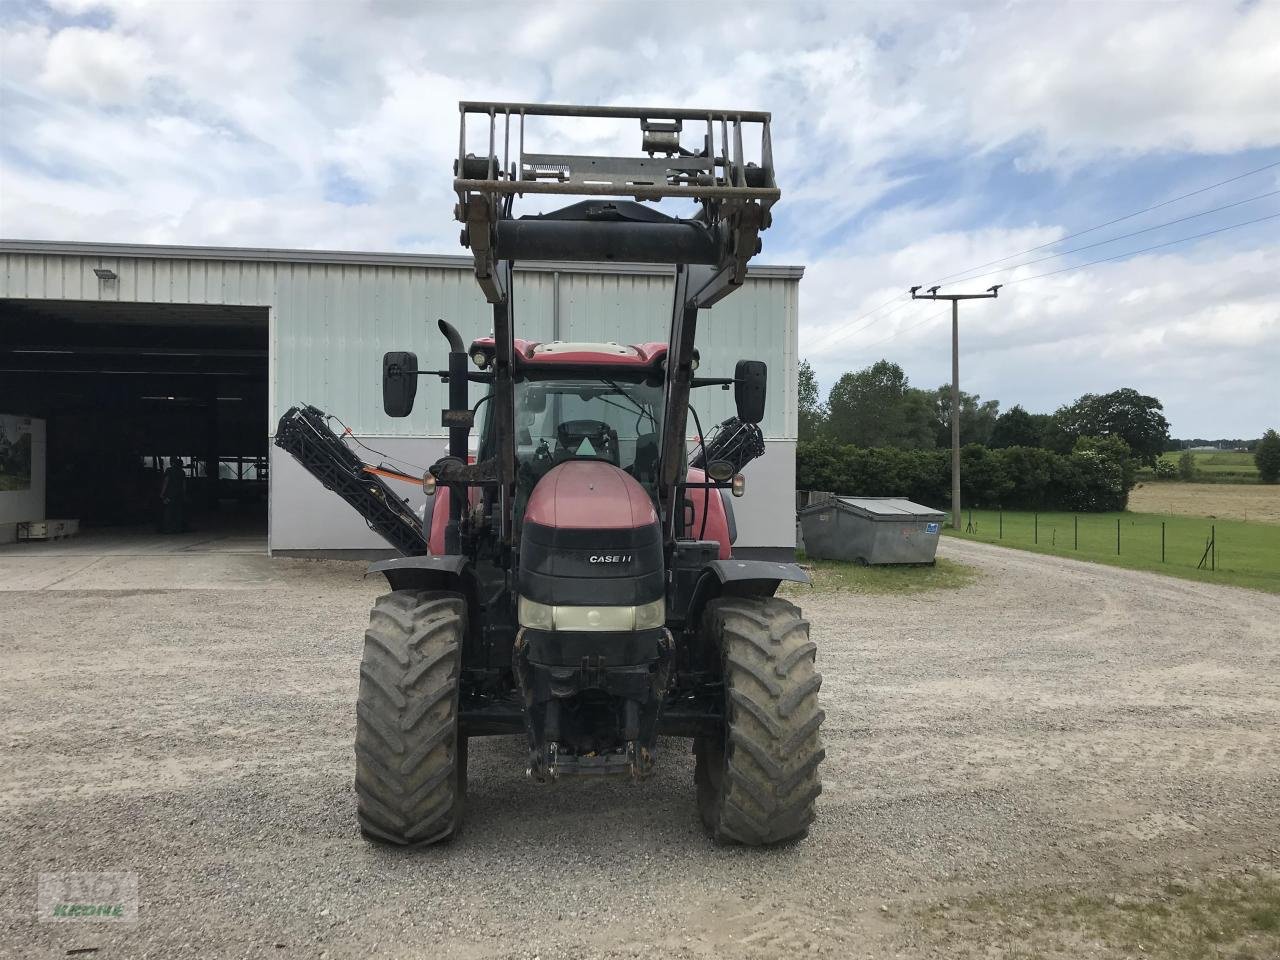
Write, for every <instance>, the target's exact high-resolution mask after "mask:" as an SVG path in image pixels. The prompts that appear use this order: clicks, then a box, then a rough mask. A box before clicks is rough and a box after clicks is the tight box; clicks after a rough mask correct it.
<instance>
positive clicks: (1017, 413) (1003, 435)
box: [988, 404, 1050, 449]
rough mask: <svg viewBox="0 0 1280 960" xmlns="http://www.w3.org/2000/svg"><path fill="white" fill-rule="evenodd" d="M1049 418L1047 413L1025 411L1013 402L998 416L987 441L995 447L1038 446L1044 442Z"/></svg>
mask: <svg viewBox="0 0 1280 960" xmlns="http://www.w3.org/2000/svg"><path fill="white" fill-rule="evenodd" d="M1049 419H1050V416H1049V414H1047V413H1027V411H1026V410H1024V409H1023V408H1022V406H1021V404H1014V405H1013V406H1012V407H1010V408H1009V409H1008V410H1006V411H1005V412H1004V413H1002V414H1000V416H998V417H996V422H995V424H994V425H993V426H992V428H991V439H990V440H989V441H988V442H989V443H990V445H991V446H993V447H996V448H1001V449H1002V448H1005V447H1039V446H1043V444H1044V428H1045V426H1046V425H1047V424H1048V422H1049Z"/></svg>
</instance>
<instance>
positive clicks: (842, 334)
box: [809, 160, 1280, 350]
mask: <svg viewBox="0 0 1280 960" xmlns="http://www.w3.org/2000/svg"><path fill="white" fill-rule="evenodd" d="M1274 167H1280V160H1277V161H1275V162H1274V163H1268V164H1266V165H1264V166H1261V167H1258V168H1257V169H1255V170H1250V171H1248V172H1246V173H1241V174H1238V175H1236V176H1234V177H1228V178H1227V179H1226V180H1220V181H1218V182H1217V183H1211V184H1209V185H1208V186H1206V187H1201V188H1199V189H1198V190H1192V191H1191V192H1189V193H1184V194H1182V195H1180V196H1177V197H1173V198H1171V199H1169V200H1164V201H1162V202H1160V203H1156V204H1153V205H1151V206H1149V207H1145V208H1143V209H1142V210H1138V211H1136V212H1134V213H1129V214H1126V215H1124V216H1122V217H1116V218H1115V219H1113V220H1108V221H1106V222H1105V223H1100V224H1098V225H1096V226H1093V227H1089V228H1087V229H1085V230H1079V231H1077V232H1075V233H1070V234H1067V235H1066V236H1065V237H1059V238H1058V239H1057V240H1052V241H1050V242H1048V243H1042V244H1039V245H1038V246H1034V247H1030V248H1028V249H1026V250H1023V251H1021V252H1019V253H1011V254H1009V255H1008V256H1005V257H1000V258H998V259H996V260H988V261H987V262H986V263H980V264H978V265H977V266H975V267H969V268H968V269H967V270H961V271H959V272H957V273H952V274H948V275H947V276H945V277H942V278H941V279H940V280H938V281H936V282H938V283H942V282H944V281H946V280H951V279H954V278H956V277H961V276H963V275H964V274H967V273H970V272H972V271H974V270H980V269H982V268H983V267H989V266H992V265H993V264H997V263H1003V262H1004V261H1006V260H1012V259H1014V258H1016V257H1021V256H1024V255H1026V254H1028V253H1035V252H1036V251H1037V250H1043V249H1045V248H1046V247H1052V246H1054V245H1055V244H1059V243H1062V242H1064V241H1066V240H1070V239H1072V238H1074V237H1082V236H1084V235H1085V234H1088V233H1093V232H1095V231H1097V230H1101V229H1102V228H1104V227H1109V226H1112V225H1113V224H1117V223H1122V222H1123V221H1125V220H1132V219H1133V218H1134V217H1137V216H1141V215H1142V214H1144V213H1150V212H1151V211H1152V210H1158V209H1160V208H1161V207H1167V206H1169V205H1170V204H1173V203H1177V202H1178V201H1180V200H1186V199H1188V198H1189V197H1194V196H1198V195H1199V194H1202V193H1207V192H1208V191H1210V190H1215V189H1217V188H1218V187H1222V186H1226V185H1227V184H1229V183H1235V182H1236V181H1237V180H1243V179H1245V178H1247V177H1252V176H1256V175H1257V174H1259V173H1265V172H1266V171H1267V170H1270V169H1272V168H1274ZM1277 193H1280V190H1272V191H1269V192H1267V193H1263V194H1259V195H1258V196H1256V197H1250V198H1248V199H1247V200H1238V201H1236V202H1234V203H1228V204H1223V205H1222V206H1219V207H1214V208H1212V209H1209V210H1204V211H1201V212H1200V213H1195V214H1191V215H1189V216H1186V217H1179V218H1178V219H1175V220H1169V221H1167V222H1165V223H1162V224H1157V225H1156V226H1154V227H1147V228H1145V229H1143V230H1135V231H1133V232H1132V233H1126V234H1122V235H1120V236H1118V237H1112V238H1111V239H1109V240H1101V241H1098V242H1097V243H1092V244H1086V245H1084V246H1081V247H1075V248H1073V249H1071V250H1066V251H1063V252H1062V253H1058V254H1053V255H1051V256H1048V257H1038V258H1036V259H1035V260H1029V261H1027V262H1026V263H1020V264H1014V265H1013V266H1011V267H1005V268H1002V269H1000V270H994V271H991V272H990V273H983V274H978V275H976V276H973V277H966V278H965V280H966V282H967V281H968V280H977V279H981V278H983V277H988V276H994V275H995V274H998V273H1005V272H1007V271H1010V270H1016V269H1018V268H1019V267H1025V266H1030V265H1031V264H1034V263H1043V262H1044V261H1046V260H1053V259H1056V258H1058V257H1064V256H1068V255H1069V254H1072V253H1078V252H1079V251H1081V250H1089V249H1092V248H1094V247H1099V246H1103V245H1105V244H1107V243H1114V242H1115V241H1117V240H1126V239H1128V238H1130V237H1135V236H1138V235H1140V234H1143V233H1150V232H1151V231H1152V230H1158V229H1160V228H1162V227H1168V226H1172V225H1174V224H1176V223H1183V222H1185V221H1187V220H1194V219H1196V218H1197V217H1202V216H1207V215H1208V214H1210V213H1217V212H1219V211H1222V210H1227V209H1230V208H1231V207H1237V206H1240V205H1242V204H1245V203H1251V202H1253V201H1254V200H1262V199H1265V198H1266V197H1270V196H1274V195H1276V194H1277ZM1270 219H1273V217H1261V218H1259V219H1258V220H1249V221H1246V222H1244V223H1238V224H1232V225H1230V226H1227V227H1222V228H1220V229H1218V230H1210V231H1207V232H1205V233H1199V234H1195V235H1193V236H1190V237H1182V238H1181V239H1178V240H1172V241H1169V242H1168V243H1161V244H1156V245H1154V246H1150V247H1143V248H1141V249H1139V250H1133V251H1130V252H1129V253H1124V254H1119V255H1117V256H1114V257H1104V258H1102V259H1099V260H1092V261H1090V262H1088V263H1081V264H1077V265H1075V266H1072V267H1065V268H1063V269H1062V270H1053V271H1050V272H1048V273H1042V274H1038V275H1037V276H1034V277H1023V278H1021V279H1019V280H1013V281H1010V282H1011V283H1024V282H1026V281H1027V280H1039V279H1041V278H1042V277H1050V276H1054V275H1055V274H1059V273H1066V272H1068V271H1069V270H1078V269H1081V268H1083V267H1089V266H1093V265H1095V264H1098V263H1108V262H1110V261H1112V260H1119V259H1123V258H1124V257H1127V256H1136V255H1137V254H1140V253H1146V252H1147V251H1149V250H1158V249H1160V248H1162V247H1167V246H1172V245H1174V244H1177V243H1184V242H1186V241H1188V240H1198V239H1200V238H1201V237H1207V236H1212V235H1213V234H1215V233H1222V232H1224V231H1226V230H1233V229H1235V228H1237V227H1245V226H1250V225H1252V224H1254V223H1260V222H1262V221H1263V220H1270ZM898 299H899V298H898V297H891V298H890V299H888V300H886V301H885V302H884V303H882V304H880V305H879V306H878V307H874V308H872V309H871V310H868V311H867V312H866V313H863V314H861V315H860V316H858V317H855V318H854V319H853V320H851V321H850V324H851V326H850V327H848V328H845V329H842V330H839V331H834V332H833V333H834V335H833V333H826V334H823V336H822V337H820V338H819V339H818V341H817V343H815V344H812V345H810V347H809V349H810V350H825V349H828V348H830V347H833V346H835V345H836V344H837V343H840V342H842V341H844V340H846V339H848V338H849V337H851V336H852V335H853V334H855V333H860V332H861V331H863V330H868V329H870V328H871V327H872V326H874V325H875V324H876V323H878V322H880V321H881V320H886V319H888V318H889V317H891V316H893V315H894V314H895V313H897V312H898V311H899V310H901V309H903V307H905V306H906V305H907V304H909V303H910V302H911V301H910V300H904V301H903V302H902V303H901V304H899V306H898V307H897V308H896V309H894V310H890V311H889V312H888V313H887V314H884V315H883V316H881V317H879V318H877V319H875V320H872V322H871V323H867V324H863V326H861V327H854V326H852V324H857V323H859V322H861V321H862V320H866V319H868V318H870V317H872V316H873V315H874V314H877V313H879V312H880V311H881V310H883V309H884V308H885V307H887V306H889V305H890V304H892V303H894V302H895V301H897V300H898ZM921 325H922V324H913V325H912V326H911V327H904V328H903V329H901V330H898V331H897V332H895V333H892V334H890V335H889V336H888V337H885V338H884V339H883V340H877V341H875V342H874V343H872V344H870V345H869V346H876V345H877V344H880V343H885V342H887V341H889V340H892V339H894V338H895V337H897V336H899V335H901V334H902V333H905V332H906V331H907V330H911V329H914V328H915V327H917V326H921Z"/></svg>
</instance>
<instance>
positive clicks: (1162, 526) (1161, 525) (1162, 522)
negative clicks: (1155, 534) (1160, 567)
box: [1160, 520, 1164, 563]
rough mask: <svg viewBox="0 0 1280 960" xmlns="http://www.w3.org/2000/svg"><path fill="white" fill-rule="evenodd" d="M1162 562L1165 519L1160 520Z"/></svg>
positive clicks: (1161, 557) (1162, 559)
mask: <svg viewBox="0 0 1280 960" xmlns="http://www.w3.org/2000/svg"><path fill="white" fill-rule="evenodd" d="M1160 562H1161V563H1164V521H1163V520H1161V521H1160Z"/></svg>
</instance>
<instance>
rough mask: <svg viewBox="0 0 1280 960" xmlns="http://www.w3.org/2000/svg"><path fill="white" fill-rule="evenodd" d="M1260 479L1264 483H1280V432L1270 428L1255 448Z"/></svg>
mask: <svg viewBox="0 0 1280 960" xmlns="http://www.w3.org/2000/svg"><path fill="white" fill-rule="evenodd" d="M1253 462H1254V464H1255V465H1256V466H1257V468H1258V479H1259V480H1261V481H1262V482H1263V483H1280V433H1276V432H1275V431H1274V430H1268V431H1267V432H1266V433H1264V434H1263V435H1262V439H1261V440H1259V441H1258V445H1257V446H1256V447H1255V448H1254V450H1253Z"/></svg>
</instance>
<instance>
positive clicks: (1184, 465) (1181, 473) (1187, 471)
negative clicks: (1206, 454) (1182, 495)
mask: <svg viewBox="0 0 1280 960" xmlns="http://www.w3.org/2000/svg"><path fill="white" fill-rule="evenodd" d="M1195 478H1196V455H1195V454H1194V453H1192V452H1191V451H1190V450H1183V451H1182V456H1180V457H1178V479H1179V480H1187V481H1191V480H1194V479H1195Z"/></svg>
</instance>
